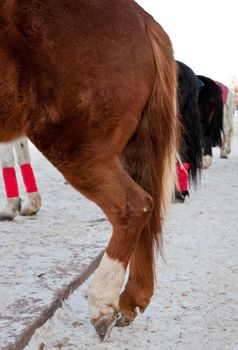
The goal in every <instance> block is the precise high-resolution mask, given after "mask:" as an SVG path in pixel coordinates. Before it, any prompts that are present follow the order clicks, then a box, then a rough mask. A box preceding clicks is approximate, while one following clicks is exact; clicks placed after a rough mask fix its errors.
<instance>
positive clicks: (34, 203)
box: [20, 192, 41, 216]
mask: <svg viewBox="0 0 238 350" xmlns="http://www.w3.org/2000/svg"><path fill="white" fill-rule="evenodd" d="M40 208H41V196H40V194H39V193H38V192H32V193H29V194H28V198H27V200H26V202H25V203H24V205H23V207H22V209H21V211H20V215H22V216H32V215H36V214H37V213H38V211H39V210H40Z"/></svg>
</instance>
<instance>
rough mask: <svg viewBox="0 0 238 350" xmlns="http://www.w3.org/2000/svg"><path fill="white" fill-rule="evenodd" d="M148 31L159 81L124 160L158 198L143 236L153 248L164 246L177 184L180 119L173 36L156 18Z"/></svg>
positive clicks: (127, 166) (137, 180)
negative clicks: (165, 221) (164, 226)
mask: <svg viewBox="0 0 238 350" xmlns="http://www.w3.org/2000/svg"><path fill="white" fill-rule="evenodd" d="M147 33H148V37H149V40H150V42H151V46H152V49H153V53H154V58H155V65H156V72H155V82H154V87H153V91H152V93H151V97H150V100H149V102H148V105H147V107H146V109H145V110H144V112H143V116H142V118H141V121H140V123H139V126H138V129H137V131H136V133H135V134H134V135H133V137H132V138H131V140H130V141H129V143H128V145H127V146H126V149H125V151H124V154H123V160H124V163H125V165H126V170H127V171H128V173H129V174H130V175H131V177H132V178H133V179H134V180H135V181H136V182H137V183H138V184H139V185H140V186H141V187H142V188H143V189H144V190H145V191H146V192H148V193H149V194H150V195H151V196H152V198H153V200H154V209H153V213H152V215H151V217H150V219H149V221H148V223H147V225H146V227H145V228H144V230H143V232H142V237H141V238H142V239H143V237H144V239H146V241H147V244H149V245H150V246H151V250H152V251H153V246H154V243H157V244H158V245H159V247H160V246H161V242H162V221H163V218H164V216H165V215H166V212H167V209H168V207H169V205H170V204H171V201H172V194H173V191H174V187H175V176H176V175H175V174H176V170H175V163H176V153H177V149H178V136H179V121H178V117H177V103H176V87H177V84H176V63H175V60H174V57H173V51H172V46H171V43H170V40H169V38H168V36H167V35H166V33H165V32H164V31H163V29H162V28H161V27H160V26H159V25H158V24H157V23H156V22H155V21H153V20H151V21H150V23H148V24H147ZM149 241H150V242H149ZM147 249H148V248H147Z"/></svg>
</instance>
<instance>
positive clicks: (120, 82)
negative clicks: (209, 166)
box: [0, 0, 179, 339]
mask: <svg viewBox="0 0 238 350" xmlns="http://www.w3.org/2000/svg"><path fill="white" fill-rule="evenodd" d="M176 109H177V108H176V63H175V61H174V58H173V52H172V47H171V43H170V40H169V38H168V36H167V35H166V33H165V32H164V31H163V29H162V28H161V27H160V25H159V24H157V23H156V22H155V21H154V19H153V18H152V17H151V16H150V15H149V14H147V13H146V12H145V11H144V10H143V9H142V8H141V7H139V6H138V5H137V3H136V2H134V1H133V0H94V1H89V0H77V1H73V0H48V1H43V0H0V141H1V142H6V141H9V140H13V139H14V138H17V137H20V136H22V135H27V136H28V137H29V138H30V139H31V141H32V142H33V143H34V144H35V145H36V147H37V148H38V149H39V150H40V151H41V152H42V153H43V154H44V155H45V156H46V157H47V158H48V159H49V160H50V161H51V163H52V164H53V165H54V166H55V167H56V168H57V169H58V170H59V171H60V172H61V173H62V174H63V176H64V177H65V179H67V181H68V182H69V183H70V184H71V185H72V186H73V187H74V188H75V189H76V190H78V191H80V192H81V193H83V194H84V195H85V196H86V197H88V198H89V199H90V200H93V201H94V202H95V203H96V204H97V205H98V206H100V207H101V208H102V210H103V211H104V212H105V214H106V216H107V217H108V219H109V221H110V222H111V224H112V227H113V233H112V237H111V240H110V242H109V244H108V247H107V249H106V252H105V255H104V257H103V258H102V261H101V264H100V266H99V268H98V269H97V271H96V272H95V274H94V277H93V279H92V281H91V284H90V287H89V312H90V318H91V321H92V323H93V325H94V327H95V328H96V331H97V332H98V334H99V336H100V337H101V338H102V339H104V338H105V337H106V335H107V334H108V333H109V331H110V329H111V328H112V326H113V325H114V324H115V321H116V320H117V319H118V318H117V316H118V313H119V312H120V314H121V315H122V317H121V319H120V320H118V324H123V323H127V322H129V321H131V320H133V319H134V318H135V316H136V314H137V310H140V311H144V310H145V308H146V307H147V306H148V304H149V302H150V299H151V296H152V295H153V289H154V247H155V246H156V244H155V243H158V244H160V242H161V230H162V229H161V226H162V218H163V217H164V215H165V211H166V208H167V206H168V204H170V202H171V194H172V191H173V188H174V174H175V153H176V150H177V144H178V134H179V131H178V129H179V127H178V120H177V111H176ZM128 265H129V279H128V282H127V284H126V286H125V289H124V291H122V293H121V294H120V292H121V288H122V286H123V282H124V278H125V272H126V269H127V266H128Z"/></svg>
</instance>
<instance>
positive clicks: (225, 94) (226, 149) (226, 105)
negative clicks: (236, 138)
mask: <svg viewBox="0 0 238 350" xmlns="http://www.w3.org/2000/svg"><path fill="white" fill-rule="evenodd" d="M215 83H216V84H217V85H218V86H220V88H221V90H222V102H223V129H224V135H223V137H222V145H221V147H220V157H221V158H223V159H226V158H228V154H229V153H231V137H232V134H233V132H234V126H233V114H234V94H233V92H232V91H231V90H230V89H229V88H228V87H227V86H226V85H224V84H222V83H220V82H218V81H216V82H215Z"/></svg>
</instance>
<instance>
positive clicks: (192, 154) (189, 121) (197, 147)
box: [183, 82, 202, 185]
mask: <svg viewBox="0 0 238 350" xmlns="http://www.w3.org/2000/svg"><path fill="white" fill-rule="evenodd" d="M194 83H195V84H194V86H193V87H192V86H191V88H190V89H189V95H188V100H187V104H186V108H185V110H184V112H183V119H184V121H185V124H186V126H185V130H184V132H183V137H184V140H185V143H186V146H187V147H186V149H187V151H186V157H185V161H187V162H188V163H189V164H190V168H189V175H190V178H191V179H192V180H193V182H194V184H195V185H196V183H197V179H198V176H199V175H200V172H201V169H202V128H201V122H200V113H199V110H198V93H197V88H196V82H194Z"/></svg>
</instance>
